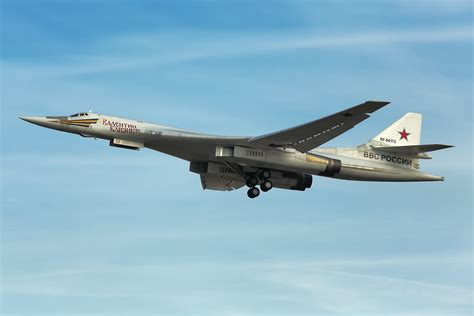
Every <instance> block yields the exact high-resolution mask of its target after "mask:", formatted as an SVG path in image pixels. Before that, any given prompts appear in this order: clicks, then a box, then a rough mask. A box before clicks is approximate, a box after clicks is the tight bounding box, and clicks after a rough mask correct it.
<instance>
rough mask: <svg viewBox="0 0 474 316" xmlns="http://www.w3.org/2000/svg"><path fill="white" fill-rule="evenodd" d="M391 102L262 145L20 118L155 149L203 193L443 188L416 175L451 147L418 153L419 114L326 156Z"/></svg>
mask: <svg viewBox="0 0 474 316" xmlns="http://www.w3.org/2000/svg"><path fill="white" fill-rule="evenodd" d="M388 103H389V102H383V101H367V102H365V103H363V104H360V105H357V106H354V107H352V108H349V109H346V110H344V111H341V112H338V113H335V114H332V115H329V116H327V117H324V118H321V119H318V120H315V121H312V122H309V123H306V124H302V125H298V126H295V127H292V128H288V129H284V130H281V131H278V132H274V133H270V134H265V135H262V136H256V137H230V136H215V135H208V134H201V133H195V132H190V131H187V130H182V129H177V128H173V127H167V126H163V125H157V124H151V123H145V122H142V121H135V120H130V119H124V118H119V117H113V116H108V115H102V114H96V113H86V112H84V113H78V114H74V115H71V116H45V117H20V118H21V119H23V120H25V121H27V122H30V123H33V124H36V125H40V126H43V127H47V128H51V129H56V130H59V131H63V132H68V133H74V134H79V135H81V136H83V137H94V138H102V139H106V140H109V141H110V146H114V147H120V148H126V149H133V150H139V149H141V148H150V149H153V150H157V151H160V152H163V153H166V154H169V155H172V156H175V157H178V158H181V159H185V160H187V161H189V163H190V167H189V170H190V171H192V172H195V173H197V174H199V175H200V176H201V184H202V187H203V189H210V190H220V191H230V190H235V189H239V188H241V187H243V186H247V187H249V189H248V191H247V195H248V196H249V197H250V198H255V197H257V196H259V195H260V191H263V192H267V191H269V190H271V189H272V188H280V189H289V190H299V191H304V190H306V189H307V188H310V187H311V184H312V182H313V177H312V176H313V175H317V176H324V177H330V178H336V179H346V180H361V181H443V180H444V178H443V177H441V176H436V175H431V174H428V173H423V172H420V171H418V169H419V159H431V157H430V156H429V155H428V154H427V152H431V151H435V150H439V149H444V148H449V147H452V146H449V145H440V144H429V145H420V136H421V118H422V117H421V114H418V113H407V114H405V115H404V116H403V117H402V118H400V119H399V120H398V121H396V122H395V123H393V124H392V125H390V126H389V127H388V128H386V129H385V130H384V131H383V132H381V133H380V134H378V135H377V136H375V137H374V138H373V139H371V140H370V141H369V142H367V143H365V144H363V145H359V146H356V147H349V148H321V147H319V146H321V145H322V144H324V143H326V142H328V141H330V140H331V139H333V138H335V137H337V136H339V135H341V134H342V133H344V132H346V131H348V130H350V129H351V128H353V127H354V126H356V125H357V124H359V123H360V122H362V121H364V120H365V119H367V118H369V113H373V112H375V111H377V110H379V109H380V108H382V107H383V106H385V105H387V104H388Z"/></svg>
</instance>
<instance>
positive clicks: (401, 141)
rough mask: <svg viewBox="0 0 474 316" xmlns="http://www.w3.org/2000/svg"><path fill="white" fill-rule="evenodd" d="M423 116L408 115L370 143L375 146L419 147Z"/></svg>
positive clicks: (416, 114) (417, 114)
mask: <svg viewBox="0 0 474 316" xmlns="http://www.w3.org/2000/svg"><path fill="white" fill-rule="evenodd" d="M421 121H422V115H421V114H419V113H407V114H405V115H404V116H402V117H401V118H400V119H399V120H398V121H396V122H395V123H393V124H392V125H390V126H389V127H387V128H386V129H385V130H384V131H383V132H382V133H380V134H378V135H377V136H375V137H374V138H372V140H371V141H370V143H371V144H373V145H382V146H407V145H419V144H420V138H421Z"/></svg>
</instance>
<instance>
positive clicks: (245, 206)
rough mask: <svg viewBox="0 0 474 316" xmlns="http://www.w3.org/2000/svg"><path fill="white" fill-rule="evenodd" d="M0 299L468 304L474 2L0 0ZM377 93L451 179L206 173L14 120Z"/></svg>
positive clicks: (220, 309)
mask: <svg viewBox="0 0 474 316" xmlns="http://www.w3.org/2000/svg"><path fill="white" fill-rule="evenodd" d="M0 3H1V30H0V31H1V48H0V49H1V93H0V94H1V111H2V112H1V117H2V126H1V133H2V199H1V206H2V208H1V215H2V216H1V234H2V235H1V236H2V238H1V255H2V265H1V267H2V270H1V285H2V287H1V298H2V300H1V313H2V314H5V315H51V314H53V315H54V314H57V315H151V314H153V315H157V314H160V315H264V314H265V315H266V314H269V315H278V314H281V315H300V314H301V315H303V314H307V315H331V314H342V315H346V314H347V315H380V314H384V315H472V309H473V303H472V297H473V285H472V254H473V253H472V225H473V221H472V169H473V163H472V106H473V92H472V82H473V81H472V79H473V78H472V76H473V75H472V69H473V68H472V67H473V64H472V53H473V52H472V42H473V36H472V4H471V2H470V1H359V2H353V1H351V2H349V1H318V2H303V1H301V2H296V1H275V2H270V1H263V2H260V3H257V4H256V3H253V2H248V1H229V2H225V3H224V2H184V1H180V2H172V1H163V2H153V1H133V2H132V1H130V2H127V1H117V2H111V1H102V2H92V1H5V0H3V1H1V2H0ZM369 99H376V100H389V101H392V104H391V105H389V106H388V107H386V108H384V109H383V110H381V111H379V112H377V113H375V114H374V115H373V116H372V118H371V119H369V120H367V121H365V122H364V123H363V124H361V125H359V126H358V127H357V128H355V129H354V130H352V131H350V132H349V133H347V134H345V135H342V136H341V137H339V138H337V139H336V140H334V141H332V142H331V143H330V144H328V145H330V146H349V145H356V144H360V143H363V142H365V141H367V140H368V139H370V138H371V137H373V136H374V135H376V134H377V133H378V132H380V131H381V130H382V129H383V128H385V127H386V126H388V124H390V123H391V122H392V121H394V120H396V119H397V118H398V117H400V116H402V115H403V114H404V113H406V112H409V111H414V112H421V113H423V115H424V122H423V134H422V141H423V142H424V143H446V144H453V145H456V147H455V148H454V149H451V150H446V151H442V152H439V153H434V159H433V160H432V161H423V165H422V168H423V169H424V170H426V171H428V172H431V173H435V174H440V175H444V176H445V177H446V181H445V182H444V183H385V184H379V183H364V182H345V181H335V180H331V179H325V178H319V177H318V178H316V179H315V181H314V185H313V187H312V189H311V190H309V191H306V192H305V193H302V192H290V191H284V190H272V191H271V192H268V193H267V194H265V195H263V196H261V197H260V198H259V199H256V200H250V199H248V198H247V197H246V194H245V191H243V190H240V191H236V192H229V193H221V192H213V191H204V192H203V191H202V189H201V187H200V181H199V177H198V176H197V175H195V174H191V173H189V172H188V164H187V163H186V162H184V161H180V160H177V159H174V158H171V157H168V156H166V155H164V154H161V153H158V152H152V151H149V150H144V151H140V152H133V151H126V150H120V149H116V148H110V147H109V146H108V144H107V143H106V142H104V141H99V140H97V141H94V140H89V139H83V138H81V137H77V136H75V135H70V134H65V133H58V132H55V131H52V130H47V129H41V128H39V127H37V126H33V125H30V124H26V123H25V122H23V121H20V120H19V119H17V117H18V116H22V115H50V114H53V115H54V114H71V113H75V112H79V111H87V110H89V109H92V110H93V111H95V112H99V113H105V114H110V115H116V116H122V117H129V118H136V119H143V120H147V121H152V122H157V123H161V124H165V125H171V126H177V127H182V128H186V129H191V130H197V131H202V132H208V133H215V134H224V135H259V134H265V133H268V132H271V131H274V130H278V129H282V128H286V127H289V126H292V125H295V124H299V123H302V122H305V121H308V120H311V119H315V118H318V117H321V116H323V115H327V114H330V113H332V112H334V111H338V110H340V109H343V108H345V107H349V106H352V105H355V104H358V103H361V102H363V101H365V100H369Z"/></svg>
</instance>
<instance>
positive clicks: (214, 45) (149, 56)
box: [3, 26, 473, 77]
mask: <svg viewBox="0 0 474 316" xmlns="http://www.w3.org/2000/svg"><path fill="white" fill-rule="evenodd" d="M472 38H473V35H472V30H471V27H470V26H469V27H467V26H460V27H450V28H438V29H432V28H430V29H396V30H384V31H377V32H359V33H344V34H326V35H322V34H310V33H308V34H306V35H303V36H301V35H295V34H284V35H280V34H273V33H270V34H258V35H245V34H240V33H238V34H234V33H229V34H227V33H217V34H214V33H197V34H194V33H173V34H167V35H154V34H151V35H150V34H137V35H129V36H124V37H119V38H112V39H109V40H108V41H107V40H105V41H104V42H106V44H105V45H104V46H102V47H98V48H97V49H99V50H104V49H105V48H107V49H105V50H107V51H114V52H117V51H118V52H120V51H123V52H124V55H122V56H117V55H110V54H109V55H102V56H98V57H88V56H69V57H67V58H66V60H67V62H62V63H61V62H55V63H54V64H48V63H47V64H39V65H38V63H21V62H12V61H3V67H4V71H5V72H6V73H7V74H8V73H10V72H13V73H14V74H17V75H21V76H26V77H30V76H31V75H32V72H33V75H40V76H66V75H83V74H94V73H104V72H112V71H127V70H133V69H139V68H144V67H160V66H166V65H173V64H179V63H183V62H190V61H195V60H206V59H218V58H235V57H239V56H251V55H260V54H271V53H282V52H288V51H298V50H311V49H333V48H351V47H352V48H360V47H362V48H364V49H367V48H371V47H372V48H374V49H375V48H378V47H380V46H382V45H395V44H427V43H445V42H459V41H470V40H472ZM100 45H102V44H100ZM130 47H134V48H133V50H130ZM141 51H145V53H140V52H141ZM96 56H97V55H96Z"/></svg>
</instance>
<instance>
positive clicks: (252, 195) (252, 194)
mask: <svg viewBox="0 0 474 316" xmlns="http://www.w3.org/2000/svg"><path fill="white" fill-rule="evenodd" d="M259 195H260V190H259V189H258V188H257V187H253V188H250V189H249V190H248V191H247V196H248V197H249V198H251V199H254V198H256V197H257V196H259Z"/></svg>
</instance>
